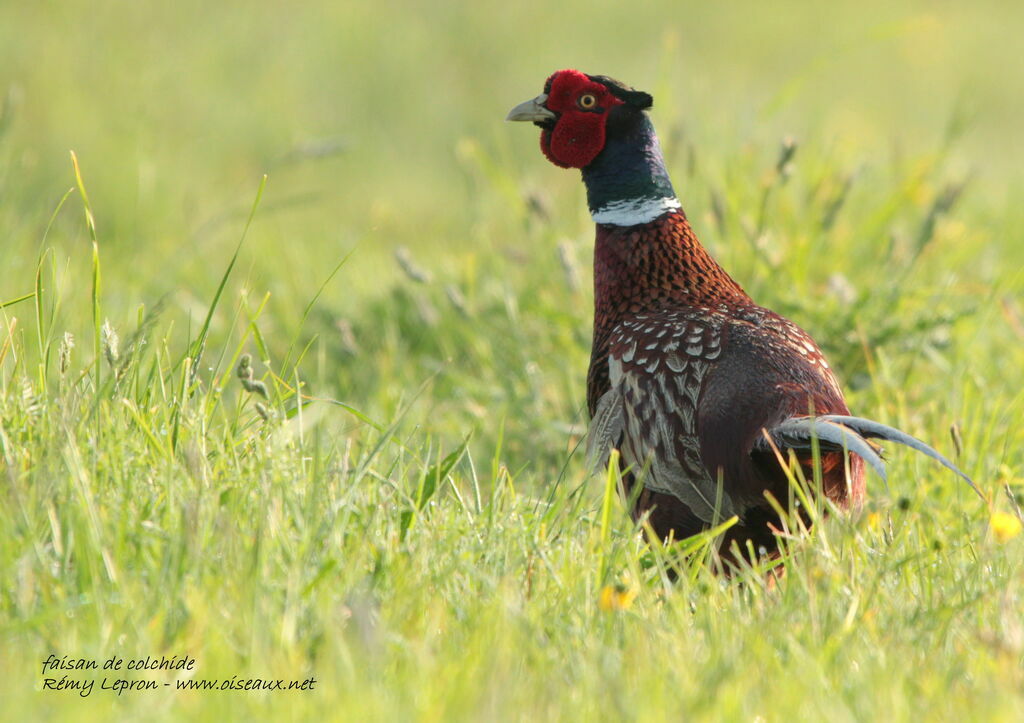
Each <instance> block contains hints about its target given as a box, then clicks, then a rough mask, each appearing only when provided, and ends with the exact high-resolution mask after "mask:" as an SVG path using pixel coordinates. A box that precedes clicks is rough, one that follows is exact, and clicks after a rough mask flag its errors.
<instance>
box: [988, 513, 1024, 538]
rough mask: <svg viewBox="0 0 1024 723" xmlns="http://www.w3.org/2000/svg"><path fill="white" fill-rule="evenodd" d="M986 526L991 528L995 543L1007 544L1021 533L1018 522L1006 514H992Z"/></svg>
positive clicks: (1014, 516)
mask: <svg viewBox="0 0 1024 723" xmlns="http://www.w3.org/2000/svg"><path fill="white" fill-rule="evenodd" d="M988 526H989V527H991V528H992V534H993V535H995V538H996V541H997V542H1009V541H1010V540H1012V539H1013V538H1014V537H1016V536H1017V535H1019V534H1020V531H1021V524H1020V520H1019V519H1017V516H1016V515H1011V514H1010V513H1008V512H993V513H992V517H991V518H990V519H989V521H988Z"/></svg>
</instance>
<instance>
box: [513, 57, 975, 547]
mask: <svg viewBox="0 0 1024 723" xmlns="http://www.w3.org/2000/svg"><path fill="white" fill-rule="evenodd" d="M652 104H653V99H652V97H651V96H650V95H649V94H647V93H644V92H641V91H638V90H635V89H633V88H630V87H629V86H626V85H624V84H623V83H620V82H619V81H616V80H613V79H612V78H609V77H607V76H601V75H586V74H584V73H581V72H579V71H577V70H560V71H558V72H556V73H554V74H553V75H552V76H551V77H549V78H548V79H547V82H546V83H545V84H544V92H543V93H542V94H541V95H539V96H537V97H536V98H534V99H532V100H528V101H526V102H524V103H521V104H519V105H517V106H516V107H515V108H513V109H512V110H511V111H510V112H509V114H508V118H507V120H510V121H529V122H533V123H534V125H536V126H539V127H540V129H541V137H540V146H541V150H542V151H543V153H544V155H545V156H546V157H547V158H548V160H549V161H551V162H552V163H554V164H555V165H556V166H560V167H562V168H578V169H580V170H581V172H582V176H583V182H584V184H585V185H586V189H587V204H588V206H589V208H590V214H591V216H592V217H593V219H594V222H595V224H596V226H597V233H596V242H595V249H594V333H593V348H592V352H591V358H590V369H589V372H588V374H587V406H588V408H589V411H590V416H591V425H590V432H589V440H588V456H589V458H590V459H591V460H592V461H594V462H596V464H598V465H604V464H607V460H608V457H609V454H610V452H611V450H612V449H613V448H614V449H618V450H619V452H620V455H621V457H620V464H621V465H622V466H623V468H624V475H623V484H624V487H625V490H624V491H625V493H626V495H627V498H628V499H630V500H632V507H631V513H632V515H633V518H634V519H635V520H639V519H642V518H646V520H647V522H649V524H650V528H651V529H652V530H653V532H654V534H655V535H657V536H658V537H659V538H663V539H673V538H674V539H676V540H679V539H683V538H685V537H689V536H691V535H694V534H697V533H699V532H701V531H703V530H707V529H709V528H710V527H712V526H713V525H715V524H717V523H719V522H721V521H723V520H727V519H729V518H731V517H732V516H735V517H736V518H737V519H736V523H735V524H734V525H733V526H732V527H730V528H729V529H728V530H727V531H726V532H725V534H724V535H723V537H722V538H721V539H720V542H719V550H720V551H721V552H722V557H723V559H725V560H726V561H727V562H729V561H731V563H733V564H735V562H736V561H737V556H741V557H743V558H747V557H749V556H754V557H757V556H775V555H777V554H778V539H777V536H776V533H777V532H778V531H779V530H780V529H782V528H783V521H782V520H780V516H779V514H778V512H777V511H776V508H775V506H774V505H773V504H772V503H773V502H774V503H776V504H777V505H782V506H783V508H784V507H785V506H786V505H787V504H788V503H787V501H788V500H789V499H790V498H791V497H792V495H790V494H789V477H788V476H787V474H786V470H785V469H784V467H783V465H782V464H781V463H780V457H782V458H783V459H786V458H787V457H788V455H789V450H793V452H794V453H795V458H796V461H797V463H798V464H799V465H800V466H801V467H802V469H803V472H804V474H805V475H806V478H807V479H811V475H812V471H813V459H814V456H815V455H814V446H815V444H817V447H818V452H819V455H818V457H819V460H820V474H821V480H822V485H821V490H822V492H823V493H824V495H825V496H826V497H827V498H828V499H830V500H832V501H833V502H834V503H836V505H837V506H838V507H839V508H849V507H851V506H855V505H857V504H858V503H860V502H861V501H862V500H863V498H864V496H865V474H866V472H865V464H864V463H865V462H866V463H868V464H869V465H871V467H872V468H874V469H875V470H876V471H877V472H878V474H879V475H881V476H882V477H883V478H884V476H885V469H884V465H883V462H882V459H881V457H880V456H879V452H878V451H877V447H876V446H874V445H873V444H872V443H869V442H868V441H866V440H867V439H872V438H874V439H883V440H888V441H891V442H896V443H900V444H904V445H907V446H909V447H912V448H913V449H916V450H918V451H920V452H923V453H924V454H927V455H928V456H930V457H932V458H934V459H935V460H938V461H939V462H940V463H941V464H942V465H944V466H946V467H948V468H949V469H951V470H953V471H954V472H956V473H957V474H958V475H960V476H961V477H963V478H964V479H965V480H966V481H967V482H968V484H970V485H971V486H972V487H974V483H973V482H971V480H970V479H969V478H968V477H967V476H966V475H964V474H963V472H961V471H960V470H959V469H958V468H957V467H956V466H955V465H954V464H953V463H952V462H950V461H949V460H948V459H946V458H945V457H943V456H942V455H941V454H939V453H938V452H937V451H935V450H934V449H932V448H931V447H929V446H928V445H926V444H925V443H923V442H921V441H920V440H917V439H915V438H914V437H911V436H909V435H907V434H905V433H903V432H901V431H899V430H897V429H894V428H892V427H888V426H886V425H883V424H880V423H878V422H874V421H871V420H868V419H862V418H860V417H853V416H850V411H849V409H847V406H846V403H845V401H844V400H843V393H842V390H841V389H840V387H839V384H838V383H837V381H836V378H835V375H834V374H833V372H832V370H831V369H830V367H829V365H828V362H827V361H826V360H825V356H824V355H823V354H822V352H821V349H819V348H818V345H817V344H816V343H815V342H814V340H813V339H811V337H810V336H809V335H808V334H807V333H806V332H805V331H803V330H802V329H801V328H800V327H798V326H797V325H796V324H794V323H793V322H791V321H789V320H788V319H785V318H783V317H782V316H780V315H778V314H776V313H775V312H773V311H771V310H769V309H766V308H764V307H762V306H758V305H757V304H756V303H755V302H754V301H753V300H752V299H751V298H750V296H748V295H747V293H746V292H745V291H744V290H743V289H742V288H741V287H740V285H739V284H738V283H737V282H736V281H735V280H734V279H733V278H732V277H731V276H729V274H728V273H726V272H725V270H724V269H722V267H721V266H719V264H718V263H717V262H716V261H715V260H714V259H713V258H712V257H711V255H710V254H709V253H708V251H707V250H706V249H705V248H704V247H703V246H702V245H701V243H700V242H699V241H698V240H697V237H696V235H695V234H694V231H693V228H692V227H691V225H690V223H689V222H688V221H687V218H686V214H685V213H684V212H683V209H682V207H681V205H680V202H679V200H678V198H677V197H676V194H675V192H674V191H673V188H672V182H671V180H670V179H669V175H668V171H667V170H666V167H665V161H664V158H663V156H662V153H661V149H660V147H659V144H658V138H657V136H656V135H655V132H654V127H653V126H652V124H651V121H650V119H649V117H648V115H647V113H646V111H647V110H648V109H649V108H651V106H652ZM638 482H639V483H640V488H639V489H634V488H635V487H636V485H637V483H638ZM974 489H975V491H976V492H977V491H978V490H977V488H976V487H974ZM978 494H980V492H978ZM770 498H774V499H770ZM786 512H787V514H789V513H790V512H791V510H786Z"/></svg>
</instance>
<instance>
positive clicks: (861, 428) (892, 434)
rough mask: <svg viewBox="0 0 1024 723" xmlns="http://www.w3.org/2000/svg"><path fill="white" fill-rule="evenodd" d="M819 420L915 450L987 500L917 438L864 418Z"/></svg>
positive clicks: (938, 454)
mask: <svg viewBox="0 0 1024 723" xmlns="http://www.w3.org/2000/svg"><path fill="white" fill-rule="evenodd" d="M818 419H823V420H826V421H829V422H835V423H836V424H841V425H843V426H844V427H849V428H850V429H852V430H854V431H855V432H857V433H858V434H859V435H861V436H862V437H867V438H869V439H884V440H887V441H889V442H896V443H898V444H902V445H904V446H906V447H910V448H911V449H915V450H917V451H918V452H921V453H922V454H925V455H927V456H929V457H931V458H932V459H934V460H935V461H936V462H938V463H939V464H941V465H942V466H943V467H945V468H946V469H948V470H951V471H952V472H955V473H956V474H957V475H958V476H959V477H960V478H961V479H962V480H963V481H964V482H966V483H967V484H968V485H970V487H971V489H972V490H974V492H975V493H976V494H977V495H978V497H980V498H981V499H983V500H984V499H985V495H983V494H982V493H981V490H980V489H978V486H977V485H976V484H974V480H972V479H971V478H970V477H968V476H967V475H966V474H964V473H963V471H962V470H961V469H960V468H959V467H957V466H956V465H955V464H953V463H952V462H950V461H949V460H948V459H946V458H945V457H944V456H943V455H942V454H940V453H939V452H938V451H936V450H935V449H933V448H932V447H930V446H928V445H927V444H925V443H924V442H922V441H921V440H920V439H918V438H917V437H911V436H910V435H909V434H907V433H906V432H902V431H900V430H898V429H896V428H895V427H890V426H888V425H886V424H882V423H881V422H875V421H873V420H871V419H864V418H863V417H848V416H844V415H841V414H829V415H825V416H822V417H818Z"/></svg>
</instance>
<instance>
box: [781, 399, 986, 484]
mask: <svg viewBox="0 0 1024 723" xmlns="http://www.w3.org/2000/svg"><path fill="white" fill-rule="evenodd" d="M767 432H768V434H769V436H771V438H772V441H773V442H775V444H776V445H778V446H780V447H789V448H793V449H810V448H811V440H812V438H816V439H817V440H818V444H819V447H820V448H821V449H822V450H824V451H829V452H835V451H842V450H844V449H846V450H848V451H850V452H853V453H854V454H857V455H859V456H860V457H862V458H863V459H864V460H865V461H866V462H867V463H868V464H870V465H871V467H872V468H873V469H874V470H875V472H877V473H878V475H879V476H880V477H881V478H882V479H883V480H885V479H886V475H885V463H884V462H883V461H882V458H881V456H879V454H878V452H877V451H875V449H874V448H873V447H872V446H871V444H870V443H869V442H867V440H866V439H865V438H867V439H884V440H886V441H889V442H896V443H898V444H902V445H905V446H907V447H910V448H911V449H914V450H917V451H918V452H921V453H922V454H925V455H927V456H929V457H931V458H932V459H934V460H935V461H937V462H938V463H939V464H941V465H942V466H943V467H945V468H947V469H949V470H952V471H953V472H955V473H956V474H957V475H958V476H959V477H960V478H961V479H963V480H964V481H965V482H966V483H967V484H968V485H970V487H971V489H972V490H974V492H975V493H976V494H977V495H978V496H979V497H980V498H981V499H982V500H984V499H985V495H983V494H982V493H981V490H979V489H978V486H977V485H976V484H974V481H973V480H972V479H971V478H970V477H968V476H967V475H966V474H964V473H963V471H961V470H960V468H959V467H957V466H956V465H955V464H953V463H952V462H950V461H949V460H948V459H946V458H945V457H944V456H943V455H942V454H940V453H939V452H937V451H936V450H935V449H933V448H932V447H930V446H928V445H927V444H925V443H924V442H922V441H921V440H920V439H917V438H916V437H911V436H910V435H909V434H907V433H906V432H901V431H900V430H898V429H896V428H895V427H890V426H888V425H885V424H881V423H880V422H875V421H872V420H870V419H864V418H863V417H850V416H844V415H840V414H828V415H824V416H821V417H792V418H790V419H787V420H786V421H784V422H782V423H781V424H778V425H776V426H774V427H772V428H771V429H769V430H767ZM761 444H762V445H763V443H761Z"/></svg>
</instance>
